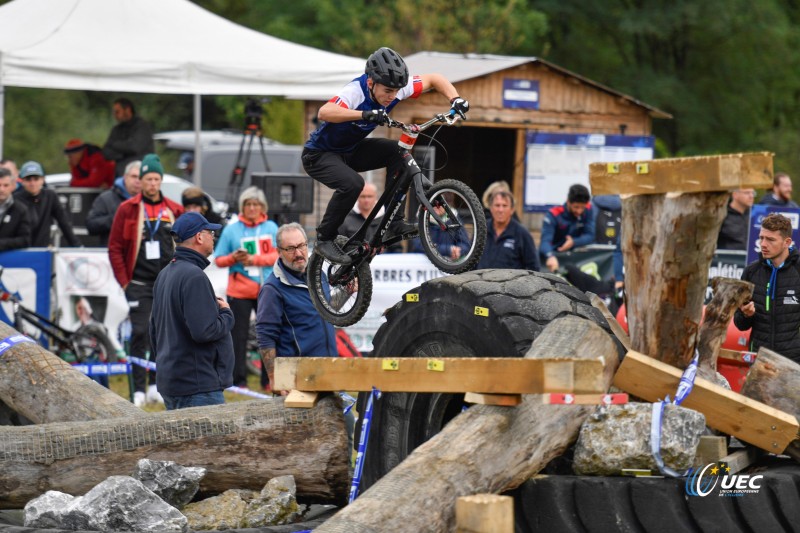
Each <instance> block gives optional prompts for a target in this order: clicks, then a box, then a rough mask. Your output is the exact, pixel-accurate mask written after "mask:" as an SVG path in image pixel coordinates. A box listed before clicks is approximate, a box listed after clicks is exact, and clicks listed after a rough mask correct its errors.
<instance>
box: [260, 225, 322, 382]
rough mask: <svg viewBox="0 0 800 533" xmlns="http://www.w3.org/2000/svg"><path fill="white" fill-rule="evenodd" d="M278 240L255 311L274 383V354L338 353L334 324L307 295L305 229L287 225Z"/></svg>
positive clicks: (314, 355) (317, 355)
mask: <svg viewBox="0 0 800 533" xmlns="http://www.w3.org/2000/svg"><path fill="white" fill-rule="evenodd" d="M277 242H278V253H279V257H278V261H277V262H276V263H275V266H273V267H272V274H270V276H269V277H268V278H267V281H266V282H264V285H262V287H261V290H260V291H259V293H258V311H257V312H256V335H257V337H258V350H259V352H260V353H261V359H262V361H263V363H264V368H266V369H267V375H268V376H269V382H270V383H275V375H274V372H275V357H336V356H337V355H338V352H337V349H336V334H335V332H334V330H333V326H331V325H330V324H328V323H327V322H325V320H323V319H322V317H321V316H320V314H319V313H318V312H317V310H316V309H315V308H314V304H313V303H311V296H310V295H309V294H308V285H307V284H306V267H307V266H308V237H307V236H306V232H305V231H304V230H303V227H302V226H301V225H300V224H297V223H296V222H293V223H291V224H284V225H283V226H281V227H280V228H278V234H277ZM275 392H278V391H275ZM281 392H282V393H283V392H285V391H281Z"/></svg>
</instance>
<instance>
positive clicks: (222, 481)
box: [0, 396, 349, 509]
mask: <svg viewBox="0 0 800 533" xmlns="http://www.w3.org/2000/svg"><path fill="white" fill-rule="evenodd" d="M347 452H348V446H347V436H346V433H345V428H344V419H343V416H342V409H341V404H340V402H339V401H338V400H336V399H335V397H334V396H328V397H326V398H323V399H322V400H320V402H319V404H318V405H317V407H315V408H314V409H289V408H286V407H284V405H283V400H282V399H281V398H277V397H276V398H274V399H273V400H256V401H248V402H234V403H230V404H225V405H215V406H210V407H194V408H190V409H179V410H175V411H162V412H160V413H152V414H149V415H148V416H146V417H134V418H132V417H128V418H116V419H111V420H93V421H88V422H58V423H52V424H42V425H37V426H19V427H12V426H3V427H0V508H6V509H14V508H17V509H19V508H21V507H22V506H24V505H25V504H26V503H27V502H28V501H29V500H30V499H32V498H34V497H36V496H39V495H40V494H42V493H44V492H45V491H48V490H58V491H61V492H66V493H69V494H72V495H79V494H84V493H85V492H86V491H88V490H89V489H91V488H92V487H94V486H95V485H96V484H98V483H99V482H100V481H102V480H104V479H106V478H107V477H108V476H112V475H130V474H131V472H133V469H134V466H135V465H136V463H137V461H138V460H139V459H142V458H148V459H152V460H161V461H175V462H176V463H178V464H181V465H184V466H198V467H203V468H205V469H206V470H207V474H206V476H205V478H203V480H202V482H201V485H200V491H201V492H202V493H203V494H212V493H219V492H223V491H225V490H227V489H232V488H247V489H253V490H260V489H262V488H263V487H264V484H265V483H266V482H267V481H269V480H270V479H271V478H273V477H276V476H282V475H288V474H291V475H293V476H294V477H295V481H296V483H297V493H298V495H300V496H302V497H307V498H310V499H315V500H317V499H318V500H324V501H331V502H334V503H343V502H344V501H345V500H346V495H347V492H348V468H347V465H348V459H349V454H348V453H347Z"/></svg>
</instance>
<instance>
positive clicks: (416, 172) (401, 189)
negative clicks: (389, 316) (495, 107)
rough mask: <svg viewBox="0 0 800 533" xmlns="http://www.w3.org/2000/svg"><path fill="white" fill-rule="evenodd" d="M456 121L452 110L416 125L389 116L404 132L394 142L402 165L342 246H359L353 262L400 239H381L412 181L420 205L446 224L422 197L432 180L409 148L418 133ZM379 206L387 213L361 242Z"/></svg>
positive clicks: (391, 121)
mask: <svg viewBox="0 0 800 533" xmlns="http://www.w3.org/2000/svg"><path fill="white" fill-rule="evenodd" d="M457 121H458V115H455V114H453V113H451V114H449V115H444V114H438V115H436V116H435V117H433V118H432V119H430V120H428V121H427V122H424V123H422V124H419V125H417V124H411V125H406V124H403V123H402V122H398V121H396V120H393V119H391V118H390V119H389V122H388V123H387V126H389V127H390V128H399V129H402V130H403V135H401V137H400V140H399V141H398V143H397V144H398V147H399V149H400V156H401V158H402V159H403V165H402V166H401V170H400V172H399V174H398V175H397V177H396V178H395V179H394V180H392V183H391V185H389V186H387V187H386V189H385V190H384V191H383V194H382V195H381V197H380V198H379V199H378V202H377V203H376V204H375V207H373V208H372V211H371V212H370V213H369V215H368V216H367V218H366V219H365V220H364V222H363V223H362V224H361V227H360V228H359V229H358V231H356V232H355V233H354V234H353V235H352V236H351V237H350V238H349V239H348V240H347V243H346V244H345V246H344V248H345V249H347V247H348V246H351V245H353V244H356V243H357V244H358V245H359V249H358V251H357V254H356V257H355V259H354V261H353V264H360V262H361V260H363V259H364V258H366V257H368V256H374V255H376V254H377V253H378V252H379V251H380V249H381V248H382V247H383V246H390V245H392V244H394V243H396V242H400V241H401V240H402V239H403V238H402V236H397V237H394V238H392V239H389V240H388V241H386V242H383V235H384V234H385V233H386V231H387V230H388V229H389V225H390V224H391V223H392V220H393V219H394V217H395V215H396V214H397V212H398V210H399V209H400V208H401V207H402V206H403V204H404V202H405V199H406V194H407V191H408V189H409V186H410V185H411V184H412V183H413V186H414V193H415V195H416V197H417V200H418V201H419V203H420V205H422V206H423V207H424V208H425V210H426V211H427V212H428V213H429V214H430V215H431V216H432V217H433V219H434V220H435V221H436V222H437V223H438V224H439V225H440V226H441V227H442V228H445V227H446V223H445V222H444V221H443V220H442V218H441V217H440V216H439V215H438V214H437V213H436V211H435V210H434V209H433V206H432V205H431V204H430V202H429V201H428V199H427V198H426V197H425V190H426V189H427V188H429V187H431V186H432V185H433V183H431V181H430V180H429V179H428V178H427V177H425V174H424V173H423V172H422V170H421V169H420V168H419V165H418V164H417V161H416V160H415V159H414V156H412V155H411V149H412V148H413V147H414V143H415V142H416V140H417V136H418V135H419V133H421V132H423V131H425V130H426V129H428V128H430V127H431V126H433V125H435V124H438V123H440V122H443V123H445V124H447V125H448V126H450V125H452V124H455V122H457ZM386 181H387V183H388V182H389V176H387V179H386ZM381 208H385V209H386V214H385V216H384V217H383V221H382V222H381V225H380V227H379V228H378V231H376V232H375V235H373V237H372V239H371V240H370V241H369V242H367V243H364V237H365V236H366V233H367V229H368V228H369V225H370V223H372V221H373V220H375V217H377V216H378V213H379V212H380V210H381ZM448 214H449V215H450V216H453V215H454V214H453V213H448ZM345 270H346V269H345Z"/></svg>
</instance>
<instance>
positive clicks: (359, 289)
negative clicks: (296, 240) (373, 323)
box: [308, 254, 372, 328]
mask: <svg viewBox="0 0 800 533" xmlns="http://www.w3.org/2000/svg"><path fill="white" fill-rule="evenodd" d="M308 293H309V294H310V295H311V302H312V303H313V304H314V307H315V308H316V309H317V311H319V314H320V315H322V318H323V319H324V320H325V321H326V322H329V323H331V324H333V325H334V326H338V327H340V328H344V327H347V326H352V325H353V324H355V323H356V322H358V321H359V320H361V319H362V318H363V316H364V314H365V313H366V312H367V309H368V308H369V303H370V301H371V300H372V271H371V270H370V268H369V263H367V262H366V261H364V262H362V263H361V264H360V265H358V266H353V265H349V266H342V265H337V264H335V263H329V262H328V261H326V260H325V259H323V258H322V256H320V255H319V254H312V255H311V257H310V258H309V260H308Z"/></svg>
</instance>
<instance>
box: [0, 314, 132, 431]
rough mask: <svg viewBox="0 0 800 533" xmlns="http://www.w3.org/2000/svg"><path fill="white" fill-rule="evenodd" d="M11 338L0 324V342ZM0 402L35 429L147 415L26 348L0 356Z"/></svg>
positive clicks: (65, 366) (41, 350) (45, 355)
mask: <svg viewBox="0 0 800 533" xmlns="http://www.w3.org/2000/svg"><path fill="white" fill-rule="evenodd" d="M15 335H19V333H18V332H17V330H15V329H14V328H12V327H10V326H8V325H7V324H4V323H2V322H0V339H3V338H8V337H13V336H15ZM0 400H2V401H3V402H4V403H5V404H6V405H8V406H9V407H10V408H11V409H13V410H14V411H16V412H17V413H19V414H21V415H23V416H25V417H26V418H28V419H30V420H31V421H33V422H35V423H37V424H45V423H48V422H67V421H77V420H95V419H99V418H117V417H142V416H146V415H147V413H145V412H144V411H142V410H141V409H139V408H138V407H136V406H134V405H133V404H132V403H131V402H129V401H128V400H126V399H125V398H122V397H121V396H119V395H118V394H115V393H114V392H112V391H110V390H109V389H107V388H105V387H103V386H102V385H100V384H98V383H97V382H95V381H92V380H91V379H89V378H88V377H86V376H85V375H83V374H81V373H80V372H78V371H76V370H75V369H73V368H72V366H71V365H70V364H68V363H67V362H66V361H64V360H63V359H61V358H60V357H58V356H56V355H54V354H53V353H51V352H48V351H47V350H45V349H44V348H42V347H41V346H39V345H38V344H35V343H32V342H28V343H20V344H16V345H14V346H12V347H11V348H9V349H8V350H6V351H5V352H3V354H2V355H0Z"/></svg>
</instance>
